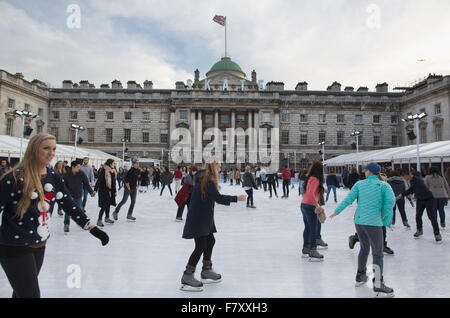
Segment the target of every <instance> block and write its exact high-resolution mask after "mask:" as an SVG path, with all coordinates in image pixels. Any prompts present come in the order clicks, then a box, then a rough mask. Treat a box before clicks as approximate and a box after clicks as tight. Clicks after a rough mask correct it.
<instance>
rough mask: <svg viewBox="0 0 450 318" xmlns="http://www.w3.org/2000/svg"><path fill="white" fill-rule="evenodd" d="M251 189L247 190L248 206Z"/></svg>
mask: <svg viewBox="0 0 450 318" xmlns="http://www.w3.org/2000/svg"><path fill="white" fill-rule="evenodd" d="M250 191H251V189H250V190H245V193H247V206H250Z"/></svg>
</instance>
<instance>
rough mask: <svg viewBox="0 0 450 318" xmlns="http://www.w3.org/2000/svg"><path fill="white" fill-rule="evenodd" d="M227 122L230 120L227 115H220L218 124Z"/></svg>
mask: <svg viewBox="0 0 450 318" xmlns="http://www.w3.org/2000/svg"><path fill="white" fill-rule="evenodd" d="M229 120H230V118H229V116H228V115H227V114H223V115H220V123H221V124H228V122H229Z"/></svg>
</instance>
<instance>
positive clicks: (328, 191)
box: [325, 185, 331, 201]
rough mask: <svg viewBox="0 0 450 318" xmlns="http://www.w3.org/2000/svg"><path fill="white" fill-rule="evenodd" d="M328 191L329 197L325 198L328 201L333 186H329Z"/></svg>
mask: <svg viewBox="0 0 450 318" xmlns="http://www.w3.org/2000/svg"><path fill="white" fill-rule="evenodd" d="M327 189H328V192H327V197H326V198H325V200H326V201H328V197H329V196H330V190H331V186H330V185H329V186H327Z"/></svg>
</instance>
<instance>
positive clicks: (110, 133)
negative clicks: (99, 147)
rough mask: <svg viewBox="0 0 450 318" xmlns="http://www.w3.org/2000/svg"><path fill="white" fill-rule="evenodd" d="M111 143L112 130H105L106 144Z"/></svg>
mask: <svg viewBox="0 0 450 318" xmlns="http://www.w3.org/2000/svg"><path fill="white" fill-rule="evenodd" d="M112 141H113V130H112V128H106V142H112Z"/></svg>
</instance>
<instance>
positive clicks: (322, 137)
mask: <svg viewBox="0 0 450 318" xmlns="http://www.w3.org/2000/svg"><path fill="white" fill-rule="evenodd" d="M325 139H326V132H325V131H319V142H325Z"/></svg>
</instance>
